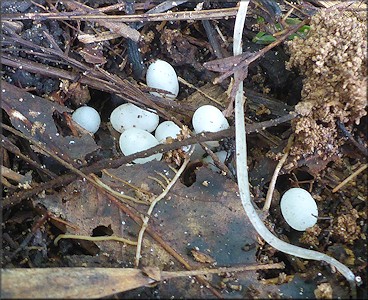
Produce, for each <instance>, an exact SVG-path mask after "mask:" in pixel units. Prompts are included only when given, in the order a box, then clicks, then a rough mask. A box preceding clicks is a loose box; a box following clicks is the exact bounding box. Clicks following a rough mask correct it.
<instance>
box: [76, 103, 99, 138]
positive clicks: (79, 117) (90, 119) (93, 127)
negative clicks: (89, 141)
mask: <svg viewBox="0 0 368 300" xmlns="http://www.w3.org/2000/svg"><path fill="white" fill-rule="evenodd" d="M72 119H73V120H74V121H75V122H77V123H78V124H79V125H80V126H81V127H83V128H84V129H85V130H87V131H89V132H91V133H95V132H96V131H97V130H98V128H100V124H101V117H100V115H99V113H98V112H97V110H95V109H94V108H93V107H89V106H81V107H79V108H77V109H76V110H75V111H74V112H73V114H72Z"/></svg>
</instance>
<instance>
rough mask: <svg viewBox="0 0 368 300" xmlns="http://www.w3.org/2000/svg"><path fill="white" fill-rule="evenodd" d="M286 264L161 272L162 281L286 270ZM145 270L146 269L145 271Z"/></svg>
mask: <svg viewBox="0 0 368 300" xmlns="http://www.w3.org/2000/svg"><path fill="white" fill-rule="evenodd" d="M284 268H285V264H284V263H282V262H281V263H272V264H259V265H245V266H243V267H229V268H216V269H200V270H191V271H176V272H173V271H169V272H168V271H161V272H160V275H161V279H170V278H176V277H178V276H196V275H205V274H219V273H229V272H243V271H259V270H272V269H284ZM144 270H145V269H144Z"/></svg>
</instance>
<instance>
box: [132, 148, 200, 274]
mask: <svg viewBox="0 0 368 300" xmlns="http://www.w3.org/2000/svg"><path fill="white" fill-rule="evenodd" d="M194 147H195V146H192V147H191V149H190V151H189V152H188V154H187V156H186V157H185V159H184V162H183V164H182V165H181V167H180V169H179V170H178V172H176V174H175V176H174V177H173V179H172V180H171V181H170V183H169V184H168V185H167V186H166V188H165V189H164V191H163V192H162V193H161V194H160V195H158V196H157V197H156V198H155V199H154V200H153V201H152V203H151V205H150V207H149V209H148V211H147V213H146V216H145V217H144V218H143V224H142V227H141V230H140V231H139V234H138V245H137V250H136V254H135V266H136V267H138V266H139V259H140V257H141V249H142V241H143V235H144V232H145V230H146V228H147V226H148V221H149V218H150V216H151V214H152V211H153V209H154V208H155V206H156V204H157V203H158V202H159V201H160V200H161V199H163V198H164V197H165V196H166V195H167V193H168V192H169V191H170V189H171V188H172V187H173V185H174V184H175V183H176V181H177V180H178V179H179V177H180V175H181V174H182V173H183V171H184V170H185V167H186V166H187V164H188V163H189V161H190V156H191V155H192V153H193V151H194Z"/></svg>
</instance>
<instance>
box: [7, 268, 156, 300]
mask: <svg viewBox="0 0 368 300" xmlns="http://www.w3.org/2000/svg"><path fill="white" fill-rule="evenodd" d="M153 282H154V280H153V279H151V278H150V277H147V276H145V275H144V274H143V272H142V271H141V270H139V269H131V268H126V269H122V268H33V269H17V268H14V269H1V296H2V297H4V298H8V299H40V298H42V299H46V298H58V299H66V298H74V299H78V298H79V299H82V298H83V299H86V298H101V297H106V296H110V295H113V294H116V293H119V292H124V291H128V290H131V289H135V288H137V287H141V286H146V285H149V284H150V283H153Z"/></svg>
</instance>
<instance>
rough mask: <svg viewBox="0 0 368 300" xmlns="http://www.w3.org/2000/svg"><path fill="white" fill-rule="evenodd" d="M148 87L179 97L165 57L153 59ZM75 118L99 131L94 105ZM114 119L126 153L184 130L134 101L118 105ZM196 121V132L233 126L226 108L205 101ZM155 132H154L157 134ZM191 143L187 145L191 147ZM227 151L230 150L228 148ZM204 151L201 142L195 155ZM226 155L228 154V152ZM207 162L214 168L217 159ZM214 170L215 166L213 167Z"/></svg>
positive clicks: (160, 156)
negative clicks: (223, 110) (219, 107)
mask: <svg viewBox="0 0 368 300" xmlns="http://www.w3.org/2000/svg"><path fill="white" fill-rule="evenodd" d="M146 82H147V85H148V87H150V88H155V89H160V90H164V91H167V92H168V93H167V94H163V93H156V92H151V93H152V94H153V95H156V96H159V97H165V98H167V99H169V100H175V98H176V97H177V95H178V93H179V82H178V77H177V75H176V72H175V70H174V68H173V67H172V66H171V65H170V64H169V63H167V62H165V61H163V60H156V61H155V62H153V63H152V64H151V65H150V66H149V68H148V70H147V75H146ZM72 118H73V120H74V121H75V122H77V123H78V124H79V125H80V126H81V127H83V128H85V129H86V130H87V131H90V132H91V133H95V132H96V131H97V130H98V128H99V126H100V123H101V119H100V116H99V114H98V112H97V111H96V110H95V109H94V108H92V107H87V106H83V107H80V108H78V109H76V110H75V112H74V113H73V115H72ZM110 122H111V125H112V127H113V128H114V129H115V130H116V131H118V132H120V133H121V135H120V138H119V145H120V149H121V151H122V152H123V154H124V155H130V154H134V153H137V152H140V151H144V150H146V149H149V148H152V147H154V146H156V145H158V144H160V143H161V144H162V143H165V142H166V139H167V138H168V137H171V138H174V139H175V138H177V135H178V134H180V131H181V130H180V127H179V126H178V125H176V124H175V123H174V122H172V121H164V122H162V123H160V118H159V116H158V115H157V113H156V111H154V110H146V109H142V108H140V107H138V106H137V105H134V104H132V103H125V104H122V105H120V106H118V107H116V108H115V109H114V110H113V111H112V113H111V115H110ZM192 125H193V129H194V132H195V133H197V134H198V133H201V132H217V131H220V130H224V129H227V128H229V123H228V121H227V120H226V118H225V117H224V115H223V114H222V112H221V111H220V110H219V109H218V108H216V107H214V106H212V105H203V106H201V107H199V108H198V109H197V110H196V111H195V112H194V114H193V118H192ZM153 132H154V134H153ZM207 145H208V146H210V147H211V148H213V147H217V146H218V145H219V144H218V142H217V141H212V142H208V143H207ZM188 149H189V147H183V150H184V151H187V150H188ZM224 153H225V154H226V152H224ZM224 153H222V152H221V153H219V154H220V160H221V161H224V160H225V157H226V155H225V154H224ZM203 154H204V151H203V150H202V148H201V147H200V146H199V145H198V146H197V147H196V151H195V153H193V155H194V158H201V157H202V156H203ZM224 155H225V156H224ZM161 158H162V154H155V155H152V156H149V157H145V158H138V159H136V160H134V163H139V164H143V163H146V162H148V161H151V160H154V159H157V160H160V159H161ZM205 162H207V163H209V165H210V167H211V168H212V165H213V161H212V162H211V160H210V158H206V159H205ZM213 168H214V170H218V169H215V167H213Z"/></svg>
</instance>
